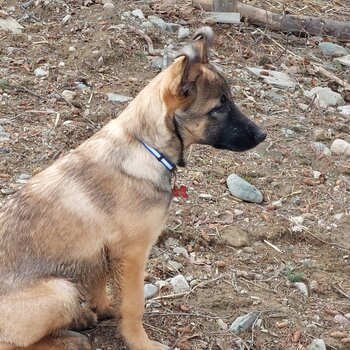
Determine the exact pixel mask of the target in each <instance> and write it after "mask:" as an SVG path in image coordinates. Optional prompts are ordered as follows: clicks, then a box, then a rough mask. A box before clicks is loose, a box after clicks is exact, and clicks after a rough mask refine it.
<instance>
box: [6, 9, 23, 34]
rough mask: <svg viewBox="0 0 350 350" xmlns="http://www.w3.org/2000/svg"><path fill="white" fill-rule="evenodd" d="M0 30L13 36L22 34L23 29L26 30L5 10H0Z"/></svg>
mask: <svg viewBox="0 0 350 350" xmlns="http://www.w3.org/2000/svg"><path fill="white" fill-rule="evenodd" d="M0 28H2V29H3V30H5V31H6V32H11V33H13V34H21V32H22V29H24V28H23V27H22V26H21V25H20V24H19V23H18V22H17V21H16V20H15V19H13V18H12V17H11V16H10V15H9V14H8V13H6V12H5V11H3V10H0Z"/></svg>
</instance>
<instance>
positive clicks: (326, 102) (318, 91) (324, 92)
mask: <svg viewBox="0 0 350 350" xmlns="http://www.w3.org/2000/svg"><path fill="white" fill-rule="evenodd" d="M304 95H305V96H306V97H309V98H310V99H313V98H314V96H315V95H317V99H318V103H319V105H320V107H321V108H327V107H329V106H343V105H345V101H344V99H343V97H342V95H340V94H338V93H337V92H334V91H332V90H331V89H330V88H328V87H320V86H316V87H314V88H313V89H311V90H309V91H305V92H304Z"/></svg>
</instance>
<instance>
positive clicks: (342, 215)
mask: <svg viewBox="0 0 350 350" xmlns="http://www.w3.org/2000/svg"><path fill="white" fill-rule="evenodd" d="M333 217H334V219H335V220H341V219H342V218H343V217H344V213H339V214H334V215H333Z"/></svg>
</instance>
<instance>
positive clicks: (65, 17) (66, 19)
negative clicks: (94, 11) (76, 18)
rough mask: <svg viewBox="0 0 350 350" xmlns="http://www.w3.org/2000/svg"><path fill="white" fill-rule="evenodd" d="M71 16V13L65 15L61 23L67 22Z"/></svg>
mask: <svg viewBox="0 0 350 350" xmlns="http://www.w3.org/2000/svg"><path fill="white" fill-rule="evenodd" d="M71 18H72V15H66V16H64V17H63V18H62V24H67V23H68V21H69V20H70V19H71Z"/></svg>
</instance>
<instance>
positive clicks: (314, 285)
mask: <svg viewBox="0 0 350 350" xmlns="http://www.w3.org/2000/svg"><path fill="white" fill-rule="evenodd" d="M318 288H319V285H318V282H317V281H315V280H312V281H311V282H310V290H312V291H313V292H317V291H318Z"/></svg>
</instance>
